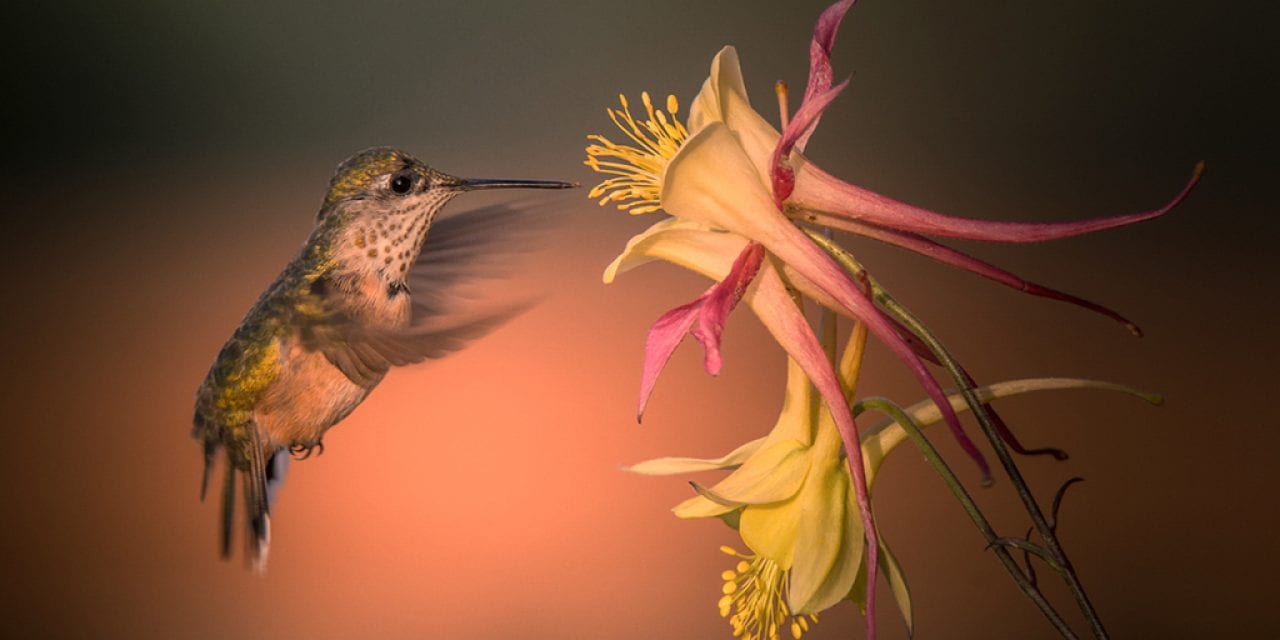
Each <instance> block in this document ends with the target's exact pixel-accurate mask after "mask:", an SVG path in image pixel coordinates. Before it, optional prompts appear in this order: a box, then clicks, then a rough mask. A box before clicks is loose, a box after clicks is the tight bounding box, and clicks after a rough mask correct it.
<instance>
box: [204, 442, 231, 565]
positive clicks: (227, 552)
mask: <svg viewBox="0 0 1280 640" xmlns="http://www.w3.org/2000/svg"><path fill="white" fill-rule="evenodd" d="M226 459H227V468H226V470H225V471H223V481H222V532H221V533H222V535H221V536H220V537H219V541H220V542H221V545H222V559H223V560H227V559H229V558H231V525H232V523H233V520H234V519H235V509H236V466H235V464H233V463H232V462H231V452H230V451H227V456H226ZM211 468H212V465H208V464H206V466H205V477H206V478H208V476H209V470H210V469H211Z"/></svg>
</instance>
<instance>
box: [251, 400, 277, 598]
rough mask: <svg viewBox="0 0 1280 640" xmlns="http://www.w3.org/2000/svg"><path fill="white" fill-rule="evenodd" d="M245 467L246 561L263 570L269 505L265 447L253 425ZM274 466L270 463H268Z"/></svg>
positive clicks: (269, 513)
mask: <svg viewBox="0 0 1280 640" xmlns="http://www.w3.org/2000/svg"><path fill="white" fill-rule="evenodd" d="M249 431H250V434H251V438H252V444H251V446H250V447H249V468H248V469H247V470H245V472H244V508H245V522H246V524H247V525H248V528H249V536H248V540H247V541H246V542H247V544H248V550H249V553H248V560H249V562H250V565H251V566H252V567H253V570H254V572H256V573H264V572H265V571H266V570H267V551H268V550H269V548H270V546H271V505H270V502H269V501H268V497H267V496H268V491H267V476H268V473H269V472H268V464H267V462H268V461H267V447H266V444H265V443H264V442H263V439H262V434H261V433H260V432H259V431H258V427H257V425H250V427H249ZM271 466H274V465H271Z"/></svg>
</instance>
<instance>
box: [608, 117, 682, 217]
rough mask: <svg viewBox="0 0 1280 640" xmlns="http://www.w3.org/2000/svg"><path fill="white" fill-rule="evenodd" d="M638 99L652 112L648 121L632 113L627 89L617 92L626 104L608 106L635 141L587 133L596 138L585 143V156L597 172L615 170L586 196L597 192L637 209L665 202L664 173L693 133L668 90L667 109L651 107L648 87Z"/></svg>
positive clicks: (624, 208) (617, 123)
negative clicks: (617, 140)
mask: <svg viewBox="0 0 1280 640" xmlns="http://www.w3.org/2000/svg"><path fill="white" fill-rule="evenodd" d="M640 99H641V101H642V102H643V103H644V109H645V115H646V116H647V118H648V119H646V120H644V121H637V120H636V119H635V117H633V116H632V115H631V107H630V105H629V104H628V102H627V98H626V96H623V95H619V96H618V102H619V103H620V104H621V105H622V108H621V109H609V110H608V113H609V119H610V120H612V121H613V124H614V125H615V126H617V127H618V129H619V130H620V131H622V133H623V134H624V135H626V136H627V138H629V139H630V140H631V141H632V142H634V143H635V144H634V145H630V144H617V143H615V142H613V141H611V140H609V139H608V138H606V137H604V136H602V135H589V136H587V139H588V140H591V141H592V142H594V143H595V144H591V145H588V146H587V149H586V151H587V159H586V160H585V161H584V164H586V165H587V166H588V167H591V168H592V169H593V170H595V171H597V172H599V173H604V174H608V175H612V176H615V177H613V178H608V179H606V180H605V181H604V182H601V183H600V184H598V185H596V186H595V187H594V188H592V189H591V191H590V193H588V194H587V195H588V197H591V198H598V199H599V203H600V206H604V205H606V204H608V203H610V202H614V203H617V207H618V209H620V210H622V211H626V212H628V213H631V214H633V215H639V214H643V213H652V212H654V211H657V210H659V209H661V208H662V203H661V195H662V174H663V172H665V171H666V168H667V163H668V162H670V160H671V158H672V157H673V156H675V154H676V152H677V151H679V150H680V146H681V145H683V144H684V141H685V140H686V139H687V138H688V137H689V131H688V130H687V129H686V128H685V126H684V124H682V123H681V122H680V120H679V119H678V118H677V114H678V113H679V111H680V104H679V102H678V101H677V100H676V98H675V96H667V103H666V107H667V110H666V112H663V111H662V110H660V109H655V108H654V107H653V101H652V100H651V99H650V98H649V94H648V92H644V93H641V94H640Z"/></svg>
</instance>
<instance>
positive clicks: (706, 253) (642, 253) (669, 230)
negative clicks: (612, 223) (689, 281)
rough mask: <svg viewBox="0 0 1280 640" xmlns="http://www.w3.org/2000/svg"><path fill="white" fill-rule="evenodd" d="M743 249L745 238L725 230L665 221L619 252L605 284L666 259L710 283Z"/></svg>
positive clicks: (639, 235) (676, 220)
mask: <svg viewBox="0 0 1280 640" xmlns="http://www.w3.org/2000/svg"><path fill="white" fill-rule="evenodd" d="M746 246H747V240H746V238H743V237H742V236H739V235H736V234H733V233H729V232H726V231H713V230H710V229H708V228H707V226H706V225H704V224H701V223H698V222H693V221H690V220H684V219H681V218H668V219H666V220H663V221H662V222H659V223H657V224H655V225H653V226H651V227H649V228H648V229H645V230H644V231H643V232H641V233H640V234H638V235H636V236H634V237H632V238H631V240H629V241H628V242H627V246H626V248H625V249H623V250H622V253H621V254H619V255H618V257H617V258H614V260H613V262H612V263H611V264H610V265H609V266H608V268H606V269H605V272H604V281H605V283H606V284H607V283H611V282H613V280H614V278H616V277H617V276H618V274H621V273H624V272H626V271H630V270H631V269H634V268H636V267H638V266H640V265H642V264H646V263H648V262H652V261H653V260H666V261H667V262H671V263H673V264H676V265H678V266H681V267H684V268H685V269H689V270H690V271H695V272H697V273H701V274H702V275H704V276H707V277H708V278H711V279H713V280H717V281H719V280H723V279H724V277H725V276H726V275H728V273H729V269H730V268H731V267H732V266H733V260H734V259H735V258H737V257H738V254H739V253H741V252H742V249H743V248H744V247H746Z"/></svg>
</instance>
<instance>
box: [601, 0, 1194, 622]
mask: <svg viewBox="0 0 1280 640" xmlns="http://www.w3.org/2000/svg"><path fill="white" fill-rule="evenodd" d="M852 4H853V0H841V1H840V2H837V3H835V4H833V5H832V6H831V7H829V8H828V9H827V10H826V11H824V12H823V14H822V16H821V17H820V18H819V20H818V24H817V27H816V28H815V30H814V37H813V41H812V43H811V46H810V75H809V82H808V85H807V87H806V90H805V93H804V99H803V101H802V103H801V105H800V107H799V108H798V109H797V111H796V114H795V117H794V118H791V119H790V121H789V122H787V123H785V125H784V127H783V131H781V132H779V131H778V130H777V129H775V128H773V127H772V126H771V125H769V123H768V122H767V121H766V120H765V119H764V118H763V117H761V116H760V114H758V113H757V112H756V111H755V110H754V109H753V108H752V107H751V103H750V100H749V99H748V98H747V93H746V89H745V86H744V84H743V81H742V73H741V69H740V67H739V65H738V58H737V53H736V51H735V50H734V49H733V48H732V47H725V48H724V49H723V50H721V51H720V53H719V54H717V55H716V57H715V59H714V60H713V62H712V66H711V75H710V77H709V78H708V79H707V81H706V82H705V83H704V84H703V87H702V90H701V92H700V93H699V94H698V96H697V97H696V98H695V99H694V101H693V104H692V107H691V109H690V114H689V118H688V125H687V127H685V126H682V125H681V124H680V122H679V120H678V117H677V111H678V106H679V105H678V104H677V102H676V100H675V99H674V98H669V99H668V100H667V104H666V106H667V111H668V112H669V114H668V113H664V112H663V111H661V110H658V109H654V108H653V105H652V103H651V101H650V100H649V99H648V96H647V94H646V95H644V96H642V97H643V103H644V105H645V112H646V115H647V116H648V119H647V120H644V121H637V120H635V119H634V118H633V117H632V115H631V114H630V110H629V106H628V104H627V102H626V100H625V99H623V100H622V108H621V110H610V116H611V117H612V118H613V120H614V122H615V123H617V124H618V126H619V128H620V129H621V130H622V131H623V132H624V133H625V134H626V135H627V136H628V137H629V138H630V139H631V141H632V142H634V143H635V144H634V145H631V144H615V143H613V142H612V141H610V140H609V139H608V138H606V137H604V136H592V137H591V140H592V142H593V144H592V145H590V146H589V147H588V148H587V154H588V158H587V161H586V163H587V164H588V165H589V166H591V167H592V168H593V169H596V170H598V171H600V172H602V173H605V174H609V175H611V176H613V177H611V178H609V179H607V180H606V181H605V182H603V183H601V184H600V185H599V186H597V187H596V188H595V189H593V190H592V192H591V195H592V197H595V198H600V201H601V203H602V204H607V203H609V202H613V203H615V204H616V205H617V206H618V207H619V208H620V209H623V210H626V211H630V212H632V213H636V214H639V213H649V212H654V211H658V210H662V211H665V212H667V213H669V214H671V215H673V216H675V218H676V219H677V222H662V223H659V224H658V225H655V226H654V227H653V228H651V229H650V230H649V231H647V232H645V234H642V237H639V238H637V239H636V240H639V242H637V241H636V240H633V242H632V243H631V244H630V245H629V246H628V250H627V251H628V252H643V253H645V254H647V255H652V256H659V257H662V258H663V259H668V260H672V261H673V262H677V263H683V264H684V265H685V266H693V264H694V263H695V262H696V261H698V260H704V259H705V260H709V261H711V262H714V264H707V265H701V266H699V267H696V268H698V270H700V271H702V272H704V273H713V274H714V275H713V277H714V278H715V279H716V280H717V283H716V284H715V285H713V286H712V287H711V288H710V289H708V290H707V292H706V293H704V294H703V295H702V296H699V297H698V298H697V299H695V300H694V301H692V302H690V303H688V304H686V305H683V306H681V307H677V308H675V309H673V310H671V311H670V312H668V313H667V314H665V315H663V316H662V317H661V318H660V319H659V320H658V321H657V322H656V323H655V324H654V326H653V328H652V329H651V330H650V333H649V337H648V341H647V344H646V348H645V362H644V370H643V374H642V382H641V384H642V389H641V397H640V406H639V410H640V412H641V413H642V412H643V410H644V406H645V403H646V402H647V401H648V397H649V394H650V393H651V392H652V389H653V386H654V383H655V381H656V379H657V377H658V374H659V373H660V372H661V370H662V368H663V366H664V365H665V363H666V362H667V360H668V358H669V357H670V355H671V353H672V352H673V351H674V350H675V348H676V346H677V345H678V344H679V343H680V341H681V340H682V339H683V337H684V336H685V335H687V334H689V333H692V334H693V336H694V337H695V338H696V339H697V340H699V342H701V343H702V344H703V347H704V349H705V351H706V358H705V367H706V369H707V370H708V371H709V372H711V373H713V374H714V373H716V372H717V371H718V370H719V368H720V366H721V357H720V352H719V342H720V332H721V330H722V328H723V325H724V320H725V317H726V316H727V315H728V313H729V312H730V311H731V310H732V309H733V307H734V306H736V304H737V303H738V302H739V301H740V300H742V299H743V298H744V296H746V297H747V298H748V302H749V303H751V306H752V309H753V310H755V311H756V312H757V314H759V315H761V319H762V320H763V321H764V323H765V325H766V326H767V327H769V329H770V331H771V333H772V334H773V335H774V337H775V338H776V339H777V340H778V341H779V343H780V344H781V345H782V346H783V348H784V349H786V351H787V352H788V354H789V355H790V356H791V357H792V358H794V359H795V360H796V362H797V363H798V364H799V366H800V367H801V368H802V369H803V370H804V372H805V374H806V375H807V376H808V377H809V378H810V379H811V380H812V381H813V383H814V385H815V387H816V388H817V389H818V391H819V393H820V394H821V396H822V397H823V399H824V401H825V404H826V405H827V408H828V409H829V410H830V412H831V417H832V420H833V421H834V422H835V425H836V427H837V429H838V431H839V433H840V436H841V438H842V440H843V441H844V447H845V449H846V451H848V452H849V455H850V457H851V458H852V459H850V460H849V467H850V470H851V473H852V478H853V489H854V494H855V496H856V497H857V501H858V503H859V507H860V511H861V512H862V516H863V524H864V530H865V534H866V536H867V538H868V539H867V542H868V543H869V544H868V546H869V548H870V550H871V553H870V554H869V555H868V561H867V569H868V574H869V576H870V580H869V587H870V589H869V593H868V600H871V596H872V592H873V590H874V585H875V575H876V562H877V560H876V549H877V545H876V544H875V528H874V526H872V523H871V512H870V505H869V502H868V498H867V490H866V482H865V478H864V477H863V469H862V465H861V464H858V463H857V461H856V458H857V457H858V456H860V454H861V452H860V447H859V446H858V442H859V438H858V434H857V429H856V427H855V425H854V422H853V419H852V415H851V414H850V412H849V408H848V406H847V405H845V404H844V402H843V400H842V399H841V393H840V389H839V385H838V383H837V381H836V379H835V374H834V372H833V371H832V370H831V366H830V364H829V363H828V361H827V360H826V358H825V357H823V355H822V350H821V348H820V346H819V345H818V343H817V340H816V338H815V337H814V336H813V333H812V330H811V329H810V327H809V325H808V324H807V323H806V322H805V321H804V318H803V315H802V314H801V313H800V312H799V309H798V308H797V307H796V305H795V304H794V303H792V301H791V300H790V298H789V296H788V294H787V290H788V288H789V287H791V288H795V289H798V290H800V291H801V292H803V293H804V294H805V295H807V296H809V297H811V298H813V299H814V300H816V301H818V302H819V303H821V304H823V305H825V306H827V307H829V308H831V309H833V310H835V311H836V312H838V313H841V314H844V315H846V316H850V317H853V318H857V319H859V320H861V321H863V322H865V323H866V325H867V327H868V328H869V329H870V331H871V332H872V333H874V334H875V335H876V336H877V337H878V338H879V339H880V340H882V341H883V342H885V344H887V345H888V346H889V347H890V349H891V350H892V351H893V352H894V353H895V354H896V355H897V356H898V357H899V358H900V359H901V360H902V361H903V362H904V363H905V364H906V365H907V366H908V367H909V368H910V369H911V371H912V372H913V374H914V375H915V376H916V377H917V379H918V380H919V381H920V383H921V385H922V386H923V387H924V389H925V391H926V393H927V394H928V395H929V397H930V398H931V399H932V400H933V401H934V402H935V403H937V405H938V406H939V407H940V408H941V411H942V417H943V419H944V420H945V421H946V422H947V423H948V425H949V426H950V427H951V429H952V432H953V433H954V434H955V435H956V437H957V439H958V440H959V441H960V443H961V445H962V446H963V447H964V448H965V449H966V451H968V452H969V453H970V455H971V456H972V457H974V459H975V460H977V461H978V462H979V464H980V466H982V468H983V471H984V475H986V467H985V463H984V462H983V461H982V457H981V454H979V453H978V450H977V448H976V447H974V446H973V444H972V442H970V441H969V439H968V438H967V437H966V436H965V435H964V433H963V431H962V430H961V428H960V423H959V420H958V418H957V417H956V415H955V412H954V411H953V410H952V408H951V405H950V403H948V402H947V401H946V397H945V395H944V394H943V392H942V389H941V387H940V386H939V384H938V383H937V381H936V380H935V379H934V378H933V377H932V375H931V374H930V373H929V371H928V370H927V369H926V367H925V365H924V364H923V362H922V361H921V359H920V357H919V356H918V355H917V354H916V353H915V352H914V351H913V350H912V347H911V345H910V344H909V343H908V342H907V340H906V339H905V338H904V337H903V336H902V335H901V334H900V333H899V330H898V328H897V326H896V325H895V324H894V323H893V322H892V321H891V320H889V319H888V318H887V317H885V316H884V315H883V314H882V313H881V312H880V311H879V310H878V309H877V308H876V306H875V305H874V304H873V303H872V301H871V300H870V298H869V297H868V296H867V294H866V292H865V291H863V290H862V288H861V287H860V286H859V285H858V283H857V282H856V281H855V280H854V279H853V278H851V277H850V276H849V275H848V274H846V273H844V272H843V271H842V270H841V269H840V267H839V266H838V265H837V264H836V263H835V262H834V261H833V260H832V259H831V257H830V256H828V255H827V254H826V253H824V252H823V251H822V250H821V249H820V248H818V247H817V246H816V245H814V244H813V243H812V242H811V241H810V240H809V239H808V238H807V237H806V236H805V234H804V233H803V232H802V231H801V230H800V229H799V228H798V227H797V226H796V224H795V222H796V221H801V222H815V223H819V224H824V225H827V226H830V227H834V228H839V229H843V230H847V231H852V232H854V233H860V234H862V235H866V236H868V237H873V238H876V239H878V240H882V241H885V242H889V243H892V244H895V245H898V246H902V247H905V248H908V249H911V250H913V251H917V252H919V253H922V254H924V255H927V256H929V257H931V258H934V259H937V260H940V261H942V262H945V263H947V264H951V265H953V266H958V267H961V268H964V269H967V270H969V271H972V272H974V273H978V274H979V275H983V276H985V277H988V278H992V279H994V280H996V281H998V282H1001V283H1003V284H1006V285H1009V286H1013V287H1015V288H1018V289H1021V290H1024V291H1027V292H1028V293H1032V294H1034V295H1042V296H1047V297H1051V298H1057V299H1062V300H1066V301H1069V302H1073V303H1076V304H1080V305H1082V306H1085V307H1087V308H1090V309H1093V310H1095V311H1099V312H1101V313H1104V314H1107V315H1109V316H1111V317H1114V318H1117V319H1121V320H1123V319H1122V318H1120V316H1119V315H1118V314H1115V313H1114V312H1112V311H1110V310H1108V309H1105V308H1103V307H1101V306H1099V305H1095V304H1093V303H1090V302H1087V301H1083V300H1081V299H1079V298H1075V297H1073V296H1069V295H1067V294H1063V293H1060V292H1057V291H1054V290H1052V289H1047V288H1045V287H1041V286H1039V285H1036V284H1034V283H1029V282H1026V281H1025V280H1022V279H1021V278H1018V277H1016V276H1014V275H1013V274H1010V273H1008V272H1006V271H1003V270H1000V269H998V268H996V267H994V266H992V265H989V264H986V263H984V262H981V261H979V260H977V259H975V258H973V257H971V256H968V255H965V254H963V253H961V252H959V251H956V250H954V249H950V248H948V247H945V246H943V245H940V244H938V243H936V242H934V241H932V240H930V239H928V238H926V237H925V235H922V234H930V235H937V236H943V237H954V238H967V239H977V240H989V241H1002V242H1032V241H1039V240H1048V239H1053V238H1062V237H1068V236H1072V235H1077V234H1081V233H1087V232H1090V231H1095V230H1099V229H1105V228H1109V227H1114V226H1119V225H1124V224H1130V223H1133V222H1137V221H1140V220H1146V219H1149V218H1154V217H1157V216H1160V215H1163V214H1164V213H1166V212H1168V211H1169V210H1170V209H1172V208H1173V206H1175V205H1176V204H1177V203H1178V202H1180V201H1181V200H1182V198H1183V197H1185V195H1186V194H1187V192H1188V191H1189V190H1190V189H1191V187H1192V186H1193V185H1194V184H1195V182H1196V181H1197V180H1198V178H1199V176H1200V172H1201V168H1200V167H1197V170H1196V172H1195V175H1194V176H1193V177H1192V180H1191V182H1190V183H1189V184H1188V185H1187V187H1186V188H1185V189H1184V190H1183V191H1182V192H1181V193H1180V194H1179V195H1178V196H1177V197H1176V198H1174V200H1173V201H1172V202H1170V203H1169V204H1167V205H1165V206H1164V207H1161V208H1159V209H1155V210H1152V211H1147V212H1141V213H1136V214H1130V215H1125V216H1117V217H1113V218H1102V219H1094V220H1085V221H1081V222H1065V223H1050V224H1029V223H1026V224H1024V223H1006V222H984V221H979V220H967V219H960V218H953V217H949V216H944V215H942V214H938V213H934V212H931V211H926V210H923V209H919V208H916V207H912V206H910V205H906V204H903V203H901V202H897V201H895V200H892V199H890V198H887V197H884V196H880V195H878V194H874V193H872V192H870V191H867V190H865V189H861V188H859V187H855V186H853V185H850V184H847V183H844V182H842V181H840V180H838V179H836V178H834V177H832V176H830V175H829V174H826V173H825V172H823V171H821V170H820V169H818V168H817V167H816V166H814V165H813V164H812V163H811V162H809V161H808V160H807V159H806V158H804V156H803V155H802V151H803V148H804V145H805V143H806V141H807V140H808V138H809V136H810V135H811V134H812V133H813V130H814V128H815V127H816V126H817V123H818V120H819V118H820V117H821V115H822V112H823V111H824V110H825V109H826V107H827V106H828V105H829V104H830V103H831V101H832V100H834V98H835V97H836V95H838V94H839V92H840V91H841V90H843V88H844V87H845V86H846V85H847V81H846V82H844V83H841V84H839V85H836V86H834V87H833V86H832V70H831V64H830V51H831V47H832V46H833V44H834V42H835V35H836V31H837V29H838V27H839V24H840V21H841V20H842V18H843V16H844V14H845V12H847V11H848V9H849V7H850V6H851V5H852ZM785 119H786V117H785V113H784V120H785ZM726 232H727V233H726ZM708 234H719V235H726V236H732V237H733V238H732V240H724V239H716V240H707V241H705V243H704V241H703V240H694V237H695V236H698V235H708ZM666 242H672V243H674V244H672V245H671V246H666V247H664V246H659V245H662V244H663V243H666ZM682 243H683V244H682ZM697 243H704V245H700V246H702V247H703V248H706V247H707V246H711V245H715V246H716V248H715V250H716V251H728V250H730V249H729V247H730V246H731V245H735V244H736V245H737V251H738V253H736V254H734V253H727V254H725V253H718V254H717V255H715V256H714V258H712V257H709V256H707V255H705V252H704V254H702V255H699V256H698V257H694V256H692V255H684V252H685V251H686V250H687V249H688V247H687V246H685V245H687V244H697ZM642 245H644V246H642ZM662 254H665V255H662ZM626 255H627V254H626V253H624V256H623V258H622V260H625V259H626ZM735 255H736V258H735V257H733V256H735ZM616 264H617V263H615V265H616ZM608 277H609V276H608V275H607V276H606V278H608ZM753 292H754V293H753ZM1125 322H1126V323H1127V324H1129V325H1130V326H1132V324H1131V323H1128V322H1127V321H1125ZM868 604H869V605H872V604H873V603H870V602H869V603H868ZM872 610H873V609H872ZM867 622H868V632H869V633H868V635H869V636H871V635H873V631H874V627H873V624H874V623H873V621H872V618H871V617H870V616H868V621H867Z"/></svg>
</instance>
